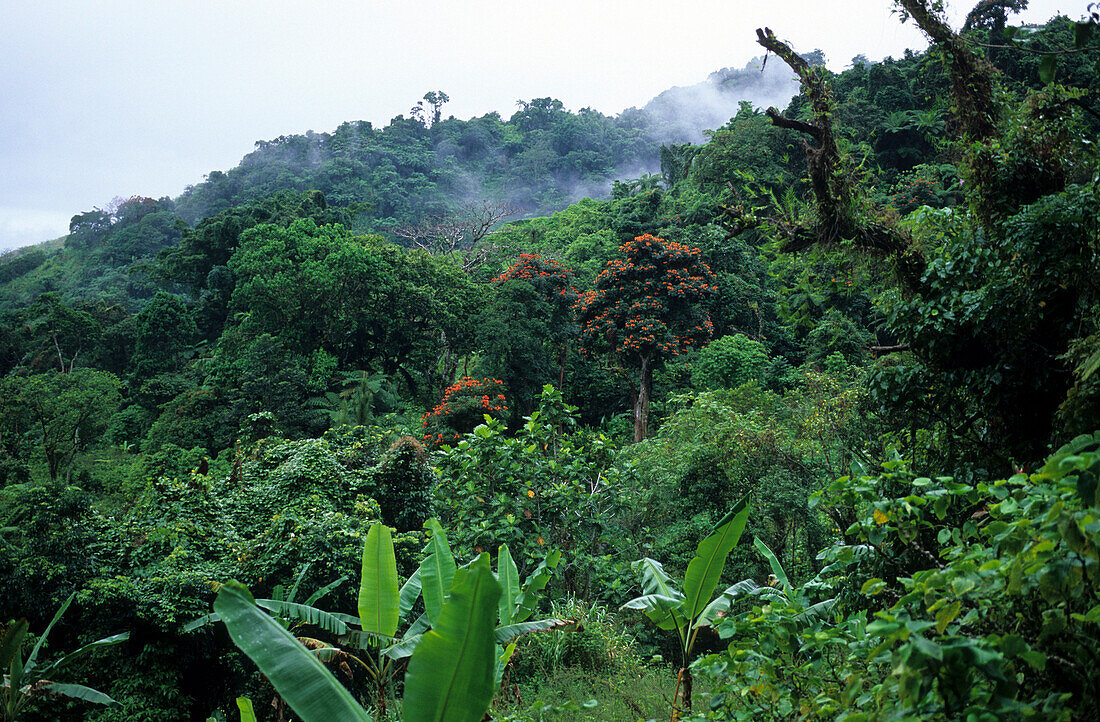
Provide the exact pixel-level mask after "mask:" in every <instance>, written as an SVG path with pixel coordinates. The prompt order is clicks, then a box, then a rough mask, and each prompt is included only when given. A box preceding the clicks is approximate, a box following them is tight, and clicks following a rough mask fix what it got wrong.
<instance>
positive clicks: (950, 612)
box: [936, 599, 962, 634]
mask: <svg viewBox="0 0 1100 722" xmlns="http://www.w3.org/2000/svg"><path fill="white" fill-rule="evenodd" d="M960 609H962V602H961V601H959V600H958V599H956V600H955V601H953V602H951V603H950V604H948V605H946V606H944V607H942V608H941V609H940V611H938V612H936V633H937V634H943V633H944V630H946V629H947V625H948V624H951V622H952V621H954V619H955V617H957V616H959V610H960Z"/></svg>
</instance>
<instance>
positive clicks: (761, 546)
mask: <svg viewBox="0 0 1100 722" xmlns="http://www.w3.org/2000/svg"><path fill="white" fill-rule="evenodd" d="M752 545H753V546H754V547H756V550H757V551H758V552H760V553H761V554H763V555H764V558H765V559H767V560H768V565H769V566H770V567H771V568H772V574H774V575H775V578H776V579H778V580H779V583H780V584H782V585H783V591H784V592H785V593H786V594H787V595H788V596H790V593H791V583H790V581H789V580H788V579H787V572H785V571H783V565H782V564H780V563H779V559H777V558H776V556H775V554H774V553H773V552H772V550H771V549H769V548H768V545H767V544H765V543H764V540H763V539H761V538H760V537H755V538H753V540H752Z"/></svg>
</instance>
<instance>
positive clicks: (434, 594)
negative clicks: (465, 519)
mask: <svg viewBox="0 0 1100 722" xmlns="http://www.w3.org/2000/svg"><path fill="white" fill-rule="evenodd" d="M424 526H426V527H428V528H430V529H431V530H432V538H431V541H430V542H428V548H430V549H431V550H432V551H431V553H430V554H429V555H428V556H427V557H426V558H425V559H424V561H423V562H421V563H420V592H421V594H422V595H423V596H424V611H425V612H426V613H427V615H428V620H429V621H430V622H431V623H432V624H433V625H434V624H435V620H436V619H438V618H439V610H440V609H442V607H443V600H444V599H446V598H447V593H448V592H449V591H450V590H451V584H452V582H453V580H454V576H455V558H454V554H452V553H451V547H450V545H449V544H448V543H447V535H446V534H445V533H444V532H443V527H441V526H440V525H439V522H438V521H436V520H435V519H429V520H428V521H427V522H426V523H425V524H424Z"/></svg>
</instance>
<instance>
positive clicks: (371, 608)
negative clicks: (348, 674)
mask: <svg viewBox="0 0 1100 722" xmlns="http://www.w3.org/2000/svg"><path fill="white" fill-rule="evenodd" d="M359 621H360V624H361V625H362V627H363V631H364V632H372V633H374V634H382V635H385V636H387V637H392V636H393V635H394V633H396V632H397V623H398V590H397V558H396V557H395V556H394V552H393V536H392V535H391V534H390V529H389V527H387V526H385V525H383V524H372V525H371V528H370V531H368V532H367V541H366V543H365V544H364V545H363V572H362V578H361V580H360V582H359Z"/></svg>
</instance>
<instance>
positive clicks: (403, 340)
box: [0, 0, 1100, 720]
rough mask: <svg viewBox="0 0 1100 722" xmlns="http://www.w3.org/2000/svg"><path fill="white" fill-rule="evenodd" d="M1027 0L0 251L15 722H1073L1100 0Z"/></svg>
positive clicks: (437, 108)
mask: <svg viewBox="0 0 1100 722" xmlns="http://www.w3.org/2000/svg"><path fill="white" fill-rule="evenodd" d="M1023 4H1024V3H1021V2H1019V1H1018V0H1005V1H1000V2H982V3H979V4H978V5H977V6H976V7H975V9H974V10H973V11H972V12H971V14H970V16H969V17H968V19H967V24H966V27H965V28H962V29H959V30H954V29H952V28H950V27H948V26H947V24H946V23H945V22H944V21H943V20H942V18H941V17H940V16H939V15H938V14H937V13H936V12H935V9H934V8H933V7H932V6H931V5H930V4H929V3H926V2H925V1H924V0H901V1H900V2H899V8H900V9H901V11H902V14H903V19H905V20H906V21H909V22H914V23H916V24H917V25H918V26H919V27H920V28H921V29H922V31H924V33H925V34H926V35H927V36H928V37H929V39H930V41H931V48H930V50H929V51H928V52H926V53H907V54H906V56H905V57H903V58H900V59H887V60H885V61H883V62H878V63H872V62H869V61H867V60H866V59H865V58H855V59H853V61H852V64H851V66H850V67H849V68H848V69H847V70H845V71H843V72H840V73H833V72H830V71H828V70H827V69H826V68H825V66H824V64H823V62H822V58H821V57H820V55H817V54H810V55H807V56H800V55H798V54H797V53H796V52H795V51H794V50H793V49H791V48H790V46H789V45H788V44H787V43H785V42H784V41H783V40H782V39H781V38H782V28H781V27H778V26H779V24H780V21H779V20H777V21H776V25H777V27H776V28H775V30H776V32H775V33H773V32H772V31H771V30H770V29H767V28H761V29H760V30H758V31H757V39H758V42H759V44H760V46H761V49H762V52H766V53H767V57H768V61H767V67H768V68H769V74H768V75H767V76H766V78H765V79H763V80H754V79H753V77H750V76H751V75H752V73H753V72H758V71H752V70H750V69H745V70H733V71H730V70H727V71H722V72H720V73H718V74H716V75H715V76H713V77H712V78H711V80H710V81H709V82H710V84H711V85H713V86H719V85H722V84H723V83H725V84H729V85H732V86H733V87H735V88H753V87H757V88H763V87H764V86H767V87H768V88H769V89H771V90H774V89H775V88H777V87H778V88H779V89H780V90H779V91H777V92H779V93H780V94H782V87H783V83H784V82H786V81H785V80H784V78H786V77H788V71H789V73H790V74H793V75H794V77H796V78H797V79H798V83H799V84H800V88H801V92H800V93H799V94H798V95H797V96H796V97H794V98H793V100H791V101H790V103H789V104H788V105H786V107H784V108H783V109H778V108H766V109H765V108H760V107H757V106H755V105H753V104H752V103H750V102H743V103H741V104H740V107H739V108H738V109H737V110H736V114H735V115H734V116H733V117H732V118H730V119H729V121H728V122H726V123H724V124H723V125H721V126H720V127H717V128H715V129H713V130H710V131H707V133H706V134H705V138H704V139H703V141H702V142H696V140H695V139H694V138H693V136H692V135H691V134H692V133H693V132H694V130H692V124H691V123H690V122H687V121H685V120H684V119H683V118H682V117H680V116H678V115H677V114H676V113H672V112H670V111H669V108H670V107H673V108H675V107H677V103H682V102H685V101H683V100H676V98H681V99H682V98H694V99H696V101H697V102H702V101H699V100H698V99H699V98H702V97H703V96H704V95H706V92H707V91H704V90H699V89H698V88H697V89H696V90H695V91H691V90H690V89H689V90H688V91H684V89H676V90H675V92H674V91H669V94H666V95H665V96H661V97H659V98H658V99H656V100H655V101H654V102H653V103H651V104H650V106H647V108H643V109H641V110H638V109H631V110H629V111H626V112H624V113H623V114H621V115H620V116H618V117H615V118H609V117H606V116H603V115H601V114H599V113H595V112H594V111H590V110H582V111H580V112H577V113H571V112H568V111H567V110H565V108H564V106H563V104H562V103H561V102H559V101H556V100H553V99H548V98H546V99H536V100H533V101H531V102H529V103H523V104H522V107H521V108H520V109H519V110H518V111H517V112H516V113H515V114H514V115H513V116H512V117H511V118H510V119H509V120H507V121H505V120H503V119H501V118H500V117H499V116H497V115H495V114H491V115H487V116H484V117H482V118H475V119H472V120H469V121H462V120H457V119H455V118H444V117H443V113H442V108H443V107H444V105H445V103H446V95H445V94H443V93H441V92H439V91H435V92H432V93H429V94H427V95H426V96H425V98H424V101H423V102H421V103H419V104H418V105H417V106H416V107H414V109H413V111H412V112H411V113H410V117H409V118H404V117H398V118H396V119H394V120H393V121H391V123H390V124H389V125H388V126H386V127H385V128H383V129H380V130H379V129H374V128H372V127H371V126H370V124H368V123H362V122H360V123H345V124H344V125H341V126H340V127H339V128H338V129H337V130H336V131H334V132H333V133H331V134H328V133H322V134H314V133H310V134H306V135H303V136H290V137H283V138H279V139H276V140H274V141H270V142H262V143H259V144H257V148H256V150H255V151H254V152H253V153H251V154H249V155H248V156H246V157H245V158H244V159H243V160H242V162H241V164H240V165H239V166H238V167H237V168H234V169H232V170H230V171H228V172H225V173H222V172H212V173H211V174H210V175H209V176H208V177H207V179H206V180H205V181H204V182H202V183H200V184H197V185H195V186H194V187H191V188H189V189H188V190H187V191H186V192H185V193H184V194H183V195H182V196H180V197H179V198H177V199H167V198H165V199H160V200H155V199H148V198H140V197H134V198H130V199H127V200H119V201H117V202H115V203H112V204H110V205H109V206H108V207H106V208H104V209H99V208H96V209H93V210H91V211H87V212H83V213H80V214H78V215H76V216H74V218H73V222H72V225H71V228H70V234H69V235H68V236H67V237H66V238H65V239H64V241H63V243H62V244H47V245H43V246H40V247H33V248H29V249H22V250H21V251H19V252H17V253H12V254H9V255H8V256H6V257H5V258H3V259H2V260H0V281H2V287H0V312H2V319H0V373H2V376H0V410H2V411H0V623H2V624H3V626H2V630H3V632H2V635H0V663H3V666H4V667H5V670H6V672H5V680H6V682H7V683H6V684H5V686H4V687H3V688H2V689H0V710H2V715H3V719H5V720H9V719H10V720H14V719H17V718H18V719H26V720H38V719H93V720H132V719H208V718H212V719H216V720H227V719H228V720H236V719H242V720H247V719H272V720H275V719H306V720H311V719H320V718H322V717H327V718H328V719H333V718H335V719H372V718H373V719H410V720H414V719H447V720H452V719H454V720H465V719H470V720H480V719H482V717H483V716H484V714H486V710H488V714H489V715H490V718H492V719H499V720H544V719H545V720H551V719H554V720H558V719H561V720H569V719H582V718H598V719H621V720H640V719H651V718H661V717H664V716H666V715H671V717H672V719H674V720H675V719H684V720H686V719H699V720H701V719H724V720H734V719H759V718H770V719H800V720H801V719H845V720H862V719H867V720H870V719H899V720H901V719H943V720H954V719H964V718H967V719H970V718H972V719H1018V718H1023V717H1029V716H1031V717H1036V718H1039V719H1066V720H1075V719H1089V718H1091V717H1092V716H1093V715H1094V706H1095V705H1094V700H1095V699H1096V697H1097V693H1098V692H1100V690H1098V689H1097V683H1096V680H1097V679H1098V678H1100V677H1098V675H1097V671H1098V667H1100V659H1098V658H1097V652H1096V644H1095V640H1096V639H1097V636H1098V635H1097V626H1096V625H1097V624H1098V623H1100V569H1098V568H1097V566H1098V552H1097V545H1098V543H1100V516H1098V512H1097V505H1098V502H1100V499H1098V498H1097V493H1096V490H1097V475H1098V473H1100V432H1098V430H1100V373H1098V372H1097V370H1098V369H1100V329H1098V328H1097V324H1098V320H1100V295H1098V292H1100V274H1098V273H1097V268H1100V258H1098V253H1100V224H1098V220H1100V219H1098V214H1100V158H1098V157H1097V150H1096V142H1097V138H1098V133H1100V105H1098V104H1097V102H1096V94H1097V92H1098V91H1100V87H1098V84H1100V80H1098V78H1100V32H1098V31H1097V30H1096V27H1097V24H1098V20H1100V14H1097V13H1093V14H1091V15H1090V16H1089V17H1087V18H1085V19H1084V20H1082V21H1080V22H1075V21H1072V20H1069V19H1066V18H1056V19H1053V20H1051V21H1050V22H1049V23H1048V24H1046V25H1045V26H1043V27H1023V28H1019V27H1014V26H1013V25H1012V24H1011V18H1010V14H1009V11H1010V10H1012V9H1016V8H1018V6H1021V5H1023ZM776 67H778V68H780V69H781V70H782V72H780V71H779V70H776ZM761 77H764V76H761ZM784 97H789V95H787V96H784ZM662 98H663V99H662ZM670 99H671V100H670ZM662 108H663V109H662ZM706 112H711V113H712V112H714V110H713V108H711V109H709V110H707V111H706ZM699 117H706V113H704V112H702V111H700V114H699ZM649 169H652V170H653V171H654V172H652V173H646V172H644V171H646V170H649ZM658 169H659V170H658ZM616 179H617V180H616ZM601 190H603V191H606V192H602V193H601ZM589 196H595V197H589ZM212 605H213V606H212ZM8 620H11V621H10V622H9V621H8ZM51 620H52V621H51ZM258 639H262V640H266V641H265V644H263V645H259V646H257V645H256V644H255V640H258ZM42 640H46V641H45V643H42ZM463 640H465V641H463ZM268 642H269V644H268ZM272 650H275V651H272ZM69 652H72V654H71V655H69V654H67V653H69ZM455 660H462V661H461V663H457V662H456V661H455ZM288 670H289V671H288ZM447 670H451V674H452V676H451V677H450V678H449V679H451V680H452V681H453V680H461V683H460V684H459V685H458V686H459V687H461V688H462V689H465V690H469V694H468V695H466V696H464V697H461V698H457V699H450V698H447V697H446V696H445V695H444V696H442V697H440V696H438V695H436V694H435V692H433V690H435V691H438V690H439V689H441V688H446V680H444V677H445V675H446V674H447ZM77 682H79V684H77ZM367 710H370V711H369V712H368V711H367ZM250 715H251V716H250Z"/></svg>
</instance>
